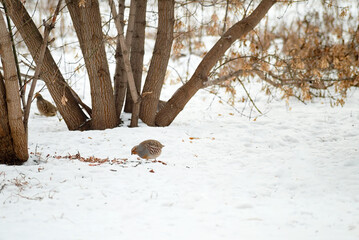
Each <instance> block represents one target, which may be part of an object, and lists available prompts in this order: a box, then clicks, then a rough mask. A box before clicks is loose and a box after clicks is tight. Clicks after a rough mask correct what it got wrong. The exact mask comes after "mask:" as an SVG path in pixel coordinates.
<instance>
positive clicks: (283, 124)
mask: <svg viewBox="0 0 359 240" xmlns="http://www.w3.org/2000/svg"><path fill="white" fill-rule="evenodd" d="M176 87H177V86H167V87H166V88H167V89H165V92H166V91H167V92H171V91H174V89H175V88H176ZM165 95H166V94H165ZM349 95H351V96H350V97H349V99H348V100H347V103H346V105H344V107H336V108H331V107H330V106H329V104H328V103H327V102H324V103H322V102H320V101H317V102H316V103H312V104H308V105H304V104H302V103H299V102H297V101H291V102H290V103H289V106H287V105H286V104H285V102H284V101H281V102H276V101H272V103H270V104H268V105H266V97H265V96H262V97H261V96H260V95H258V97H257V99H256V100H257V103H258V104H259V105H260V106H261V107H262V110H263V108H265V109H264V110H265V111H266V115H265V116H263V117H259V118H257V119H256V121H253V119H252V120H248V118H245V117H241V116H240V115H239V114H238V113H237V112H235V111H233V109H232V108H230V107H228V106H227V105H225V104H220V103H219V102H218V100H217V99H215V100H214V101H213V102H212V100H213V97H212V96H211V95H209V94H208V93H207V92H205V91H200V92H199V93H198V94H197V95H196V96H195V97H194V98H193V99H192V100H191V101H190V102H189V104H188V105H187V106H186V108H185V110H184V111H183V112H182V113H181V114H180V115H179V117H178V118H177V119H176V120H175V121H174V123H173V124H172V125H171V126H170V127H166V128H153V127H147V126H145V125H144V124H141V125H140V127H139V128H127V127H126V124H128V120H127V119H128V118H129V116H126V115H125V116H124V119H125V120H126V122H125V124H124V126H122V127H118V128H115V129H111V130H105V131H87V132H78V131H74V132H70V131H68V130H67V129H66V126H65V124H64V122H63V121H59V120H58V119H57V118H56V117H54V118H46V117H42V116H39V115H35V114H34V113H35V112H37V110H36V109H35V107H34V106H35V105H33V107H34V108H33V111H32V115H31V120H30V136H29V138H30V139H29V150H30V152H31V153H32V154H31V159H30V160H29V161H28V162H27V163H26V164H25V165H24V166H4V165H1V166H0V239H1V240H8V239H11V240H16V239H37V240H41V239H61V240H63V239H76V240H77V239H84V240H90V239H121V240H126V239H128V240H133V239H136V240H140V239H163V240H168V239H181V240H182V239H246V240H249V239H254V240H272V239H273V240H274V239H275V240H278V239H291V240H293V239H298V240H303V239H325V240H328V239H343V240H356V239H359V144H358V143H359V108H358V106H359V92H358V91H356V92H354V93H351V94H349ZM169 96H170V94H169ZM166 97H168V96H166ZM239 106H240V105H239ZM150 138H154V139H157V140H159V141H161V142H162V144H164V145H165V147H164V149H163V153H162V155H161V156H160V157H159V158H158V160H160V162H146V161H142V160H139V159H137V157H136V156H133V155H132V156H131V155H130V150H131V148H132V147H133V146H134V145H136V144H138V143H139V142H141V141H143V140H145V139H150ZM77 153H79V154H80V156H81V157H83V158H84V159H86V158H89V157H91V156H94V157H96V158H101V159H103V160H104V163H103V164H98V162H96V161H95V163H91V162H82V161H80V160H78V159H72V160H71V159H68V158H62V157H66V156H69V155H76V154H77ZM54 156H55V157H54ZM78 158H79V157H78ZM106 158H108V160H107V159H106ZM114 159H115V161H112V160H114ZM95 160H96V159H95ZM97 160H98V159H97Z"/></svg>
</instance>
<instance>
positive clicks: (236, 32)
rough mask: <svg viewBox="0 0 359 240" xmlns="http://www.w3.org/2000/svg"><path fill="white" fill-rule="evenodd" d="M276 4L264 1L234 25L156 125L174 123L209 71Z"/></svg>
mask: <svg viewBox="0 0 359 240" xmlns="http://www.w3.org/2000/svg"><path fill="white" fill-rule="evenodd" d="M275 3H276V1H275V0H262V1H261V3H260V4H259V5H258V7H257V8H256V9H255V10H254V11H253V12H252V14H250V15H249V16H248V17H247V18H244V19H243V20H241V21H239V22H237V23H236V24H234V25H233V26H232V27H231V28H230V29H228V31H227V32H226V33H224V34H223V36H222V37H221V38H220V39H219V40H218V41H217V43H216V44H215V45H214V46H213V47H212V49H211V50H210V51H209V52H208V53H207V54H206V55H205V57H204V58H203V60H202V61H201V63H200V64H199V66H198V67H197V69H196V71H195V73H194V74H193V75H192V77H191V79H190V80H189V81H188V82H187V83H186V84H185V85H183V86H182V87H181V88H179V89H178V90H177V91H176V92H175V93H174V95H173V96H172V97H171V99H170V100H169V101H168V102H167V104H166V105H165V106H164V107H163V108H162V110H161V111H159V112H158V114H157V116H156V125H158V126H168V125H170V124H171V123H172V121H173V120H174V119H175V118H176V116H177V115H178V114H179V113H180V112H181V111H182V109H183V108H184V106H185V105H186V104H187V102H188V101H189V100H190V99H191V98H192V97H193V95H194V94H195V93H196V92H197V91H198V90H199V89H201V88H202V87H203V84H204V82H206V80H207V76H208V73H209V71H210V70H211V69H212V68H213V66H214V65H215V64H216V62H217V61H218V59H219V58H220V57H221V56H223V54H224V53H225V52H226V51H227V50H228V48H229V47H230V46H231V45H232V44H233V43H234V42H235V41H236V40H238V39H240V38H241V37H242V36H244V35H245V34H247V33H248V32H249V31H251V30H252V29H253V28H254V27H255V26H256V25H257V24H258V23H259V22H260V20H261V19H262V18H263V17H264V16H265V15H266V13H267V12H268V11H269V9H270V8H271V7H272V6H273V5H274V4H275Z"/></svg>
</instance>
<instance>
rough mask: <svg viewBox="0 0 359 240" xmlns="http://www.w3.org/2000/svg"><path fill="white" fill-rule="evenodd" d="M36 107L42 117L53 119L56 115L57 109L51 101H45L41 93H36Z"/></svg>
mask: <svg viewBox="0 0 359 240" xmlns="http://www.w3.org/2000/svg"><path fill="white" fill-rule="evenodd" d="M35 98H36V105H37V109H38V110H39V112H40V114H41V115H44V116H46V117H53V116H55V115H56V111H57V108H56V107H55V106H54V105H52V103H50V102H49V101H47V100H45V99H44V98H43V97H42V96H41V94H40V93H36V95H35Z"/></svg>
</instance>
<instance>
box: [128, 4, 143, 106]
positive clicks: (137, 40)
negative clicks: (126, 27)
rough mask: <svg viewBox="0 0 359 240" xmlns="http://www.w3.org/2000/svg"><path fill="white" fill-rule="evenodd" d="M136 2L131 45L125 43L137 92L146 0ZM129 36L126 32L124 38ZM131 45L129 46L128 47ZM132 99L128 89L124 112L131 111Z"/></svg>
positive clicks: (139, 82)
mask: <svg viewBox="0 0 359 240" xmlns="http://www.w3.org/2000/svg"><path fill="white" fill-rule="evenodd" d="M133 1H135V2H136V4H135V5H136V6H135V7H136V10H135V22H134V29H133V33H132V41H131V45H127V46H128V47H129V48H130V49H131V67H132V73H133V78H134V80H135V84H136V89H137V91H138V94H140V92H141V83H142V72H143V56H144V55H145V31H146V9H147V1H146V0H133ZM129 37H131V36H129V34H128V33H127V35H126V40H127V39H128V38H129ZM130 46H131V47H130ZM132 105H133V100H132V97H131V93H130V91H129V90H128V91H127V95H126V104H125V109H124V110H125V112H131V111H132Z"/></svg>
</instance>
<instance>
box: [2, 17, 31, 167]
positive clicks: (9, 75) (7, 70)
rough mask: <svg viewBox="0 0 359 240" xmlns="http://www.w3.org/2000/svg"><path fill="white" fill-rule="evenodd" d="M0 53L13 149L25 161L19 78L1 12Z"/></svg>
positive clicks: (24, 136)
mask: <svg viewBox="0 0 359 240" xmlns="http://www.w3.org/2000/svg"><path fill="white" fill-rule="evenodd" d="M0 55H1V62H2V66H3V68H4V81H5V92H6V103H7V113H8V114H7V115H8V119H9V126H10V132H11V138H12V144H13V149H14V152H15V156H16V159H18V160H20V161H23V162H25V161H27V159H28V158H29V153H28V150H27V135H26V131H25V127H24V123H23V121H22V113H21V100H20V94H19V89H20V87H19V79H18V75H17V70H16V63H15V57H14V53H13V51H12V45H11V40H10V35H9V32H8V31H7V28H6V24H5V21H4V18H3V16H2V13H0ZM0 81H3V80H0ZM0 158H1V156H0Z"/></svg>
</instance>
